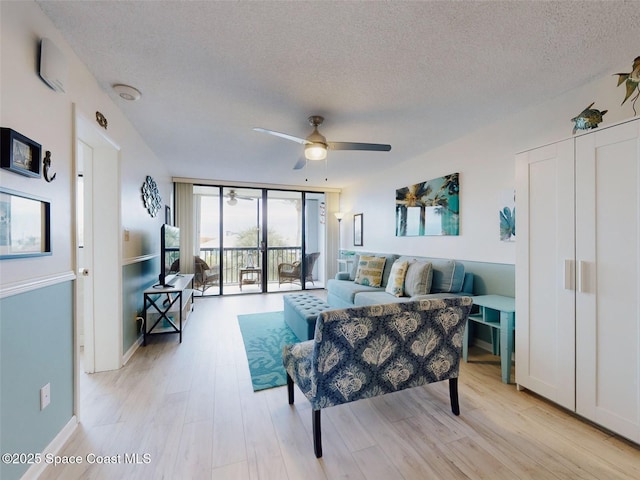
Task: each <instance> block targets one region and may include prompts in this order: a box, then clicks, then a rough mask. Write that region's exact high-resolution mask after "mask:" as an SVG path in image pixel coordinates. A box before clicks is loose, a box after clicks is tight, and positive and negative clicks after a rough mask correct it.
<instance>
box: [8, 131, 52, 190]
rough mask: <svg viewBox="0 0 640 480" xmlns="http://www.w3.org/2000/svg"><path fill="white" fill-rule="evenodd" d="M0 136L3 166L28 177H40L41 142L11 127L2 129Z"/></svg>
mask: <svg viewBox="0 0 640 480" xmlns="http://www.w3.org/2000/svg"><path fill="white" fill-rule="evenodd" d="M0 137H1V138H2V141H1V142H0V145H1V148H0V150H1V154H0V156H1V157H2V160H1V165H2V168H6V169H7V170H10V171H12V172H14V173H19V174H20V175H24V176H26V177H36V178H39V177H40V159H41V158H42V147H41V146H40V144H39V143H36V142H34V141H33V140H31V139H29V138H27V137H25V136H24V135H22V134H20V133H18V132H16V131H15V130H11V129H10V128H2V129H0Z"/></svg>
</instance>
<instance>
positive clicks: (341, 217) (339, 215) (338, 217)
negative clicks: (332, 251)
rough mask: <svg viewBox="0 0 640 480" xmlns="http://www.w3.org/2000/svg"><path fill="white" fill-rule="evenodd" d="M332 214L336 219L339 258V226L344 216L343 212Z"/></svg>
mask: <svg viewBox="0 0 640 480" xmlns="http://www.w3.org/2000/svg"><path fill="white" fill-rule="evenodd" d="M334 215H335V216H336V218H337V219H338V258H340V227H341V224H342V219H343V218H344V212H336V213H334Z"/></svg>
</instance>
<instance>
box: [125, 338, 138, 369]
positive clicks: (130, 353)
mask: <svg viewBox="0 0 640 480" xmlns="http://www.w3.org/2000/svg"><path fill="white" fill-rule="evenodd" d="M140 345H142V336H139V337H138V340H136V341H135V342H133V345H131V348H129V350H127V352H126V353H125V354H124V356H123V357H122V366H123V367H124V366H125V365H126V364H127V362H128V361H129V360H131V357H133V354H134V353H136V350H138V348H140Z"/></svg>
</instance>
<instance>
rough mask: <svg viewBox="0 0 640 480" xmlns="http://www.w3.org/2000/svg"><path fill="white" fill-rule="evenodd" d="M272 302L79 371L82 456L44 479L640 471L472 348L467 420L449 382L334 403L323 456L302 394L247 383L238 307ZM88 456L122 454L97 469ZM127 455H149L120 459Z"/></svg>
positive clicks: (216, 302)
mask: <svg viewBox="0 0 640 480" xmlns="http://www.w3.org/2000/svg"><path fill="white" fill-rule="evenodd" d="M316 293H317V294H318V295H320V296H323V295H324V294H325V293H324V292H323V291H320V292H316ZM275 310H282V296H281V295H279V294H268V295H245V296H233V297H224V298H203V299H197V300H196V303H195V310H194V312H193V313H192V315H191V317H190V319H189V322H188V324H187V326H186V328H185V331H184V335H183V342H182V344H179V343H178V342H177V336H174V335H171V336H165V337H158V338H156V339H153V340H152V342H151V343H150V345H148V346H147V347H141V348H140V349H138V351H137V352H136V353H135V355H134V356H133V358H132V359H131V360H130V361H129V363H128V364H127V365H126V366H125V367H124V368H122V369H121V370H118V371H113V372H106V373H99V374H94V375H82V380H81V395H82V423H81V424H80V426H79V427H78V429H77V430H76V432H75V433H74V435H73V437H72V438H71V439H70V441H69V442H68V443H67V445H66V446H65V447H64V449H63V451H62V452H61V454H62V455H79V456H81V457H82V459H83V463H82V464H80V465H67V466H57V467H55V468H54V467H48V469H47V471H45V473H44V475H43V477H42V478H44V479H64V480H71V479H88V478H92V479H94V478H95V479H145V480H146V479H154V480H155V479H160V478H166V479H180V480H182V479H188V478H193V479H215V480H225V479H251V480H253V479H274V480H285V479H289V480H298V479H304V480H313V479H329V480H333V479H338V478H344V479H347V478H348V479H372V480H374V479H380V480H392V479H393V480H396V479H406V480H409V479H416V480H417V479H420V480H422V479H447V480H448V479H492V480H493V479H509V480H513V479H528V478H531V479H545V480H548V479H552V480H555V479H567V480H569V479H571V480H574V479H592V480H605V479H606V480H613V479H630V480H631V479H634V480H635V479H638V478H640V448H639V447H638V446H637V445H634V444H631V443H629V442H626V441H624V440H622V439H620V438H618V437H616V436H612V435H610V434H607V433H606V432H603V431H601V430H599V429H598V428H596V427H594V426H592V425H590V424H588V423H586V422H584V421H582V420H580V419H578V418H577V417H575V416H572V415H570V414H568V413H566V412H565V411H563V410H561V409H559V408H557V407H555V406H554V405H552V404H550V403H548V402H546V401H544V400H542V399H540V398H538V397H537V396H535V395H532V394H530V393H527V392H518V391H516V388H515V386H514V385H513V384H511V385H505V384H503V383H502V382H501V381H500V366H499V358H498V357H493V356H491V355H489V354H486V353H483V352H482V351H480V350H473V349H472V351H471V352H472V353H471V354H470V363H468V364H464V363H463V364H462V366H461V372H460V385H459V390H460V408H461V415H460V416H459V417H455V416H453V415H452V413H451V410H450V404H449V398H448V386H447V382H441V383H439V384H432V385H429V386H426V387H421V388H416V389H411V390H405V391H402V392H398V393H393V394H389V395H386V396H382V397H377V398H374V399H370V400H362V401H359V402H354V403H351V404H347V405H341V406H338V407H333V408H329V409H326V410H323V414H322V415H323V417H322V420H323V425H322V429H323V446H324V456H323V458H322V459H320V460H317V459H316V458H315V456H314V454H313V444H312V436H311V409H310V405H309V403H308V402H307V400H306V399H305V398H304V396H303V395H302V394H301V393H300V391H299V390H297V391H296V403H295V405H293V406H289V405H288V403H287V393H286V387H281V388H275V389H271V390H265V391H262V392H257V393H254V392H253V390H252V387H251V380H250V376H249V368H248V366H247V360H246V357H245V353H244V347H243V343H242V338H241V334H240V329H239V327H238V323H237V320H236V316H237V315H238V314H244V313H254V312H260V311H275ZM89 454H96V455H103V456H110V457H114V456H117V455H120V456H121V457H120V461H121V463H116V464H106V463H103V464H97V463H96V464H91V465H90V464H88V463H87V461H86V460H87V455H89ZM125 454H128V455H131V454H139V455H140V458H139V460H140V462H141V463H140V464H126V463H123V460H124V456H125ZM145 454H147V455H148V456H147V457H144V455H145ZM89 458H90V457H89ZM112 459H113V460H116V461H117V460H118V458H117V457H116V458H112ZM146 459H149V462H148V463H147V464H145V463H144V462H145V460H146Z"/></svg>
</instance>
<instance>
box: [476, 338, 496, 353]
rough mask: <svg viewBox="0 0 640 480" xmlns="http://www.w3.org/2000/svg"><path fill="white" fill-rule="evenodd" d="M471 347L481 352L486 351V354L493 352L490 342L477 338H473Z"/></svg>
mask: <svg viewBox="0 0 640 480" xmlns="http://www.w3.org/2000/svg"><path fill="white" fill-rule="evenodd" d="M472 345H473V346H474V347H478V348H481V349H482V350H486V351H487V352H493V348H492V346H491V343H490V342H485V341H484V340H479V339H477V338H474V339H473V342H472Z"/></svg>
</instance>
